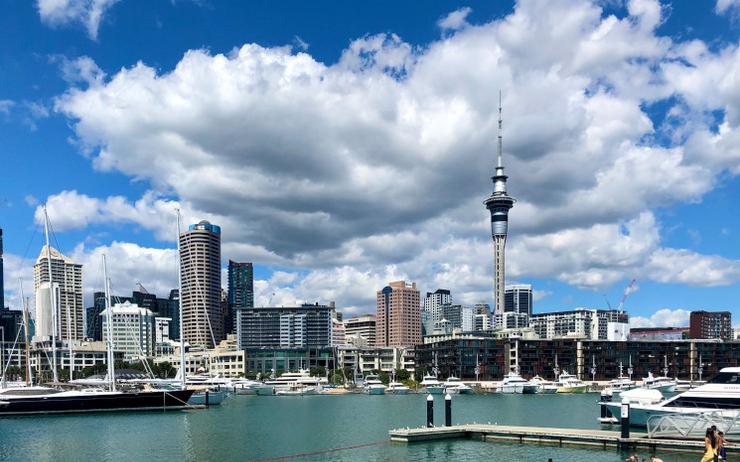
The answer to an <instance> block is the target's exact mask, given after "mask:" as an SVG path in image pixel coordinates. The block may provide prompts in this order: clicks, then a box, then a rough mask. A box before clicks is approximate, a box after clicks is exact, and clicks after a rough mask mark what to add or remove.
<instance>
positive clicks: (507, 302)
mask: <svg viewBox="0 0 740 462" xmlns="http://www.w3.org/2000/svg"><path fill="white" fill-rule="evenodd" d="M532 300H533V299H532V285H531V284H513V285H509V286H506V289H505V293H504V312H503V313H498V312H497V313H496V316H495V325H496V328H497V329H521V328H523V327H529V317H530V316H532Z"/></svg>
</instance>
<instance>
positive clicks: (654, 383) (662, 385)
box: [642, 372, 677, 393]
mask: <svg viewBox="0 0 740 462" xmlns="http://www.w3.org/2000/svg"><path fill="white" fill-rule="evenodd" d="M676 385H677V382H676V380H675V379H672V378H670V377H666V376H665V375H663V376H661V377H653V373H652V372H648V376H647V377H645V378H643V379H642V388H647V389H648V390H658V391H660V392H662V393H673V392H674V391H676Z"/></svg>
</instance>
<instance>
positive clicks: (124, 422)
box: [0, 394, 697, 462]
mask: <svg viewBox="0 0 740 462" xmlns="http://www.w3.org/2000/svg"><path fill="white" fill-rule="evenodd" d="M425 399H426V395H422V394H420V395H406V396H388V395H386V396H367V395H343V396H304V397H259V396H232V397H230V398H229V399H227V400H226V401H224V403H223V404H222V405H221V406H213V407H211V408H209V409H204V410H191V411H184V412H178V411H174V412H146V413H137V412H132V413H122V414H78V415H59V416H29V417H10V418H0V460H2V461H21V460H23V461H28V460H33V461H66V460H96V461H131V462H138V461H149V460H186V461H210V460H219V461H250V460H252V461H257V460H270V459H273V460H275V459H277V458H281V459H280V460H299V461H395V460H399V461H401V460H408V461H443V460H455V461H459V462H468V461H480V460H486V461H543V462H545V461H547V459H548V458H552V459H553V461H555V462H558V461H572V462H586V461H589V462H590V461H596V462H617V461H623V460H624V458H625V457H626V455H627V454H625V453H622V452H620V451H617V450H614V449H607V450H602V449H584V448H558V447H552V446H537V445H529V444H527V445H520V444H514V443H491V442H481V441H466V440H452V441H441V442H433V443H420V444H411V445H404V444H390V443H389V441H388V430H389V429H391V428H399V427H412V426H417V427H418V426H421V425H423V423H424V421H425V415H426V414H425V413H426V407H425V402H424V400H425ZM597 399H598V395H596V394H583V395H467V396H466V395H459V396H454V397H453V423H471V422H478V423H484V422H491V423H500V424H511V425H533V426H535V425H536V426H553V427H572V428H602V427H601V426H600V425H599V424H598V422H597V421H596V417H597V413H598V408H597V407H596V406H595V402H596V401H597ZM443 409H444V407H443V401H442V397H440V396H438V397H436V399H435V421H436V424H437V425H442V424H443V420H444V412H443ZM297 455H304V456H303V457H300V458H290V459H284V458H285V457H286V456H297ZM640 455H641V456H643V457H646V458H647V457H648V455H649V454H640ZM662 458H663V460H666V461H668V460H670V461H675V462H689V461H694V460H696V459H697V458H696V457H695V456H692V455H679V454H674V453H669V454H663V455H662Z"/></svg>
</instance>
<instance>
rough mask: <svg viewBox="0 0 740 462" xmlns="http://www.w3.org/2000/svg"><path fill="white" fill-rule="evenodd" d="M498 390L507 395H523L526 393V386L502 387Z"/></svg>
mask: <svg viewBox="0 0 740 462" xmlns="http://www.w3.org/2000/svg"><path fill="white" fill-rule="evenodd" d="M496 390H497V391H498V392H499V393H503V394H505V395H515V394H516V395H521V394H522V393H524V385H500V386H499V387H498V388H497V389H496Z"/></svg>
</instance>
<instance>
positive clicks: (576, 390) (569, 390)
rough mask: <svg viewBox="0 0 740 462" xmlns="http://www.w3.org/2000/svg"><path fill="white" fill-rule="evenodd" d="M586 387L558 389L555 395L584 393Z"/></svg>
mask: <svg viewBox="0 0 740 462" xmlns="http://www.w3.org/2000/svg"><path fill="white" fill-rule="evenodd" d="M587 391H588V385H578V386H575V387H558V389H557V391H556V393H586V392H587Z"/></svg>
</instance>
